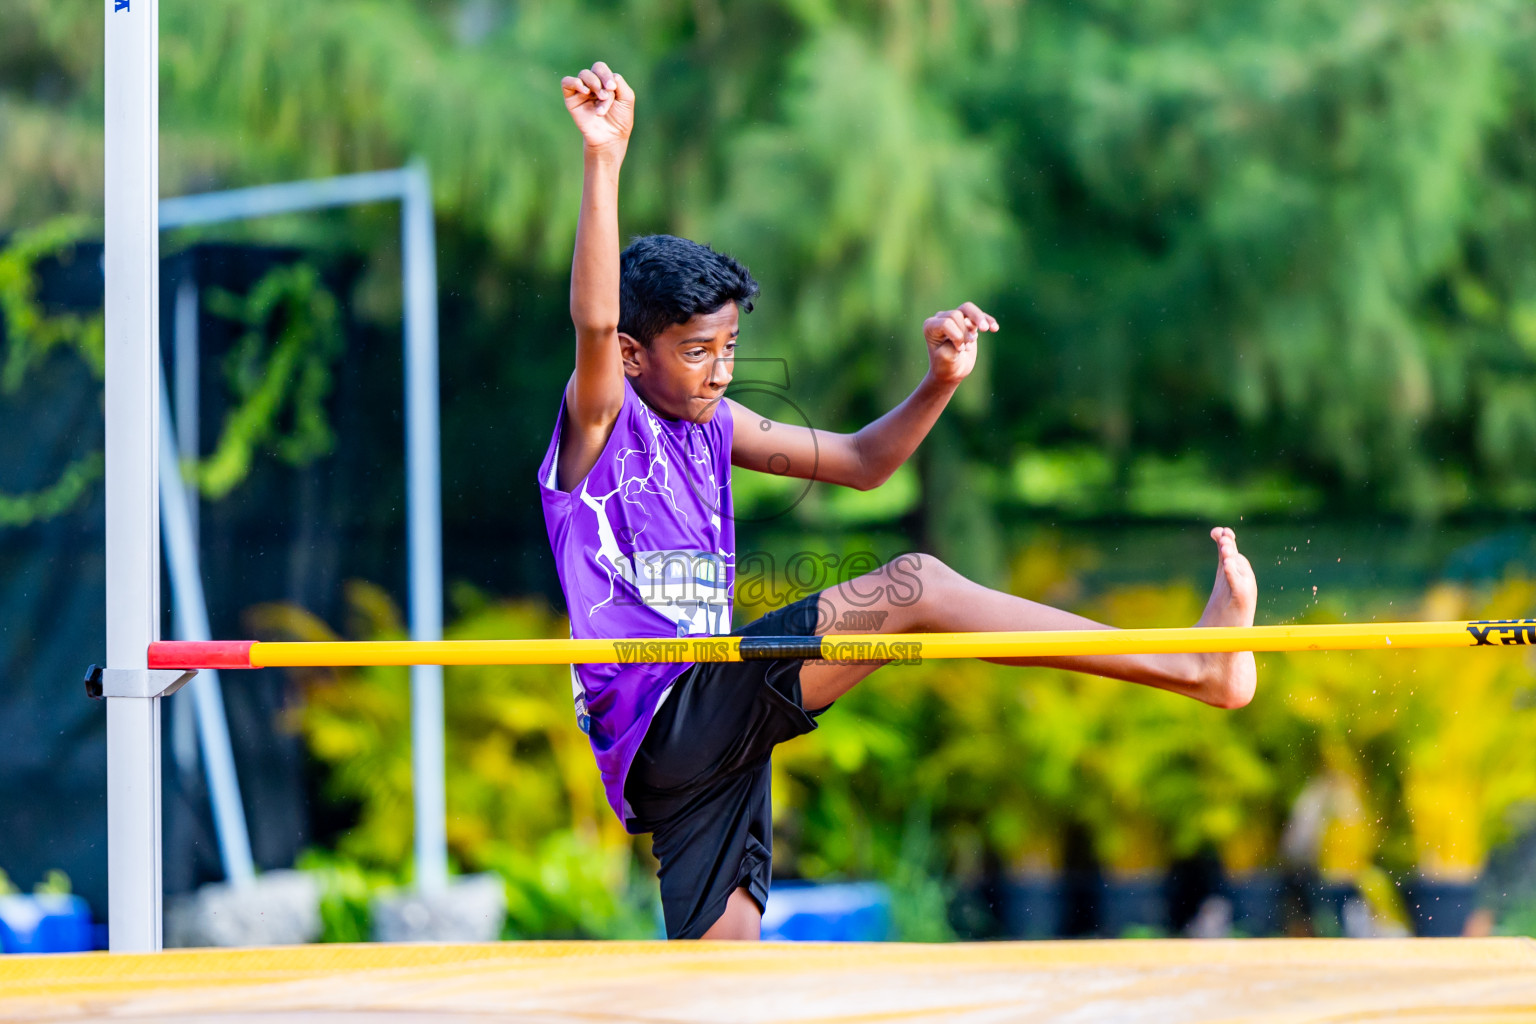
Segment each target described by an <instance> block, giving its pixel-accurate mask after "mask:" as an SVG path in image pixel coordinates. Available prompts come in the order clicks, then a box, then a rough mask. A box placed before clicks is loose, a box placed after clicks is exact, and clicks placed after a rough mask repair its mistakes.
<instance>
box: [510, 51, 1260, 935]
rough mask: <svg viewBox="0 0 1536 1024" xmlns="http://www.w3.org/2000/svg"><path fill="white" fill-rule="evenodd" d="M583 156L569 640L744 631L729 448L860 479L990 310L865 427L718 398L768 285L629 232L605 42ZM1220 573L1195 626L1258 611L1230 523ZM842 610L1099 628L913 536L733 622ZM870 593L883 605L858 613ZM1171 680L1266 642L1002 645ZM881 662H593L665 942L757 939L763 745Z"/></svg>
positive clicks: (593, 75)
mask: <svg viewBox="0 0 1536 1024" xmlns="http://www.w3.org/2000/svg"><path fill="white" fill-rule="evenodd" d="M561 85H562V87H563V89H564V93H565V105H566V109H567V110H569V111H570V114H571V118H572V119H573V120H574V121H575V122H576V126H577V128H579V129H580V130H581V135H582V139H583V142H584V153H585V177H584V181H583V186H582V196H581V216H580V220H579V222H578V225H577V228H576V253H575V258H574V260H573V262H572V266H571V319H572V321H574V323H575V327H576V369H575V372H574V373H573V374H572V375H571V379H570V382H569V383H567V384H566V387H565V395H564V401H563V402H562V404H561V408H560V412H559V415H558V417H557V420H556V424H555V429H554V436H553V438H552V439H551V441H550V446H549V451H548V453H547V454H546V455H545V457H544V462H543V464H542V466H541V467H540V470H539V485H540V495H541V498H542V500H543V505H544V518H545V523H546V525H547V527H548V531H549V542H550V546H551V547H552V548H553V549H554V555H555V565H556V568H557V570H558V572H559V575H560V585H561V588H562V590H563V591H564V593H565V600H566V605H567V607H568V608H569V611H570V617H571V634H572V635H573V636H575V637H636V638H641V637H646V638H656V637H668V638H675V637H684V636H700V635H711V634H723V633H727V632H729V631H730V627H731V604H732V598H733V594H734V589H733V588H734V583H735V559H736V548H735V529H734V522H733V520H732V517H731V509H732V506H731V467H732V466H739V467H741V468H743V469H752V470H758V471H762V472H773V473H775V474H778V475H781V476H792V477H799V478H802V479H815V480H821V481H824V482H826V483H833V484H842V485H843V486H845V487H857V488H859V489H861V490H866V489H868V488H871V487H877V486H879V485H880V484H881V483H882V482H884V481H885V480H887V479H888V478H889V477H890V475H891V474H892V473H894V472H895V471H896V469H897V467H899V466H900V465H901V464H902V463H904V462H905V461H906V460H907V459H908V458H909V457H910V456H911V455H912V453H913V451H915V450H916V448H917V446H918V444H920V443H921V442H922V440H923V438H924V437H925V436H927V434H928V431H929V430H930V429H931V428H932V427H933V424H934V421H935V420H937V419H938V417H939V414H940V413H941V412H943V410H944V406H945V405H946V404H948V402H949V398H950V395H952V394H953V393H954V390H955V388H956V387H958V386H959V384H960V382H961V381H963V380H964V379H965V378H966V377H967V376H968V375H969V374H970V372H971V369H972V367H974V366H975V363H976V346H977V344H978V339H979V338H980V336H981V335H982V334H983V333H989V332H995V331H996V330H997V329H998V324H997V321H996V320H995V319H993V318H992V317H990V316H988V315H987V314H986V313H985V312H983V311H982V310H981V309H979V308H978V307H977V306H976V304H975V303H972V302H966V303H962V304H961V305H960V306H959V307H958V308H957V309H952V310H945V311H941V312H939V313H937V314H935V315H934V316H932V317H929V318H928V320H927V321H925V322H924V324H923V337H924V340H925V341H926V343H927V346H928V373H927V374H926V375H925V376H924V377H923V379H922V381H921V382H920V383H919V384H918V386H917V388H916V390H914V391H913V392H912V394H911V395H910V396H908V397H907V399H906V400H905V401H903V402H902V403H901V404H900V405H898V406H897V407H896V408H895V409H892V410H891V411H890V412H888V413H886V414H885V415H884V416H882V417H880V419H878V420H876V421H875V422H873V423H871V424H869V425H868V426H866V427H864V428H863V429H861V430H859V431H857V432H856V433H852V434H828V433H825V432H821V431H815V432H813V431H812V430H810V429H809V428H806V427H801V426H795V425H788V424H783V423H776V422H773V421H771V420H768V419H766V418H764V417H762V416H759V415H758V414H756V413H754V412H752V411H751V410H750V409H748V408H746V407H745V406H743V405H741V404H740V403H739V402H736V401H734V400H732V399H728V398H725V389H726V385H728V384H729V383H730V382H731V372H732V366H733V359H734V356H735V352H736V339H737V335H738V333H739V319H740V314H741V313H743V312H750V311H751V309H752V299H753V298H754V296H756V294H757V291H758V286H757V282H756V281H754V280H753V279H752V276H751V275H750V274H749V273H748V272H747V269H746V268H745V267H743V266H742V265H741V264H740V263H738V262H736V261H735V260H734V259H731V258H730V257H729V256H725V255H723V254H721V253H716V252H714V251H712V250H711V249H710V248H708V247H707V246H703V245H699V244H697V243H695V242H690V241H686V240H684V239H681V238H673V237H671V236H669V235H654V236H650V237H646V238H638V239H636V240H634V241H633V242H631V243H630V245H629V247H628V248H627V249H625V250H624V251H623V252H622V253H620V251H619V218H618V191H619V168H620V165H621V164H622V163H623V161H624V154H625V150H626V148H627V146H628V143H629V135H630V131H631V129H632V127H633V125H634V111H635V94H634V91H633V90H632V89H631V88H630V86H629V84H628V83H627V82H625V81H624V78H623V77H622V76H621V75H618V74H616V73H614V72H613V71H611V70H610V69H609V68H608V66H607V65H606V64H603V63H601V62H599V63H597V64H594V65H592V67H591V68H590V69H588V70H584V71H582V72H581V73H580V74H579V75H577V76H574V77H567V78H565V79H564V80H563V81H562V83H561ZM1211 538H1212V539H1213V540H1214V541H1215V542H1216V550H1217V568H1216V585H1215V587H1214V588H1213V589H1212V591H1211V599H1210V602H1209V603H1208V604H1207V605H1206V608H1205V613H1204V614H1203V615H1202V616H1201V617H1200V622H1199V623H1198V625H1201V626H1248V625H1252V624H1253V612H1254V604H1255V601H1256V598H1257V593H1258V590H1257V584H1256V583H1255V581H1254V575H1253V569H1252V567H1251V566H1250V565H1249V564H1248V560H1247V559H1246V558H1244V557H1243V555H1242V554H1240V553H1239V552H1238V550H1237V540H1236V538H1235V536H1234V535H1233V533H1232V531H1231V530H1229V529H1226V528H1224V527H1223V528H1217V529H1214V530H1212V531H1211ZM847 611H856V612H860V613H866V614H859V615H856V616H854V617H853V618H854V619H855V620H857V621H858V622H859V623H860V624H861V625H863V624H868V623H874V622H879V623H880V625H879V627H878V631H879V632H883V633H907V632H927V631H932V632H968V631H980V630H1055V629H1105V628H1109V627H1105V626H1101V625H1099V624H1098V623H1096V622H1092V621H1090V620H1088V619H1084V618H1082V617H1080V616H1077V615H1073V614H1071V613H1069V612H1064V611H1060V610H1058V609H1055V608H1051V607H1047V606H1046V605H1042V604H1036V603H1035V602H1033V601H1027V600H1025V599H1023V598H1019V597H1014V596H1012V595H1010V594H1003V593H999V592H997V591H994V590H989V589H987V588H985V587H982V586H980V585H978V584H976V583H972V582H971V581H970V580H968V579H966V578H964V577H963V576H961V575H959V574H958V573H956V572H954V571H953V570H951V569H950V568H948V567H947V566H945V565H944V564H943V563H942V562H940V561H939V560H938V559H936V558H934V557H933V556H931V555H904V556H902V557H901V558H898V559H896V560H895V561H894V562H892V563H890V564H888V565H886V566H884V567H883V568H880V569H877V570H875V571H874V572H871V573H868V574H867V575H864V576H860V577H858V578H856V579H852V580H849V581H848V582H846V583H843V584H841V585H839V586H836V587H832V588H830V589H828V590H825V591H822V592H821V593H819V594H813V595H811V596H809V597H806V598H805V599H803V600H801V601H798V602H796V603H794V604H791V605H789V606H788V607H785V608H781V609H778V610H777V611H774V612H771V613H769V614H768V615H765V616H764V617H763V618H761V619H759V620H757V621H756V622H753V623H752V624H750V625H748V626H746V627H745V628H744V629H742V630H740V631H739V632H740V633H742V634H747V635H758V636H814V635H825V634H829V633H838V632H845V630H840V629H839V628H837V624H838V623H839V622H843V621H848V620H846V619H845V618H844V613H845V612H847ZM867 613H873V614H867ZM990 660H996V661H999V662H1001V663H1003V664H1009V665H1049V666H1053V667H1057V668H1065V669H1071V670H1074V671H1078V672H1089V673H1093V674H1095V675H1101V676H1109V677H1111V678H1114V679H1124V680H1128V681H1130V682H1133V683H1141V684H1143V685H1146V686H1156V687H1159V688H1161V689H1165V690H1172V691H1174V692H1175V693H1181V694H1184V695H1185V696H1188V697H1193V698H1195V699H1196V700H1201V701H1205V702H1206V703H1208V704H1213V705H1215V706H1217V707H1223V708H1235V707H1241V706H1242V705H1244V704H1246V703H1248V701H1249V700H1250V699H1251V698H1252V696H1253V691H1254V685H1255V682H1256V676H1255V671H1254V661H1253V655H1252V654H1205V655H1196V654H1161V655H1140V656H1138V655H1118V656H1099V657H1069V658H1031V659H990ZM878 667H879V666H878V665H875V664H832V663H824V662H816V661H810V662H802V661H800V660H797V659H783V660H778V661H748V662H736V663H700V664H695V665H676V664H671V665H668V664H627V665H616V664H614V665H580V666H575V667H573V671H572V681H573V688H574V691H575V699H576V714H577V720H578V721H579V722H580V724H581V727H582V728H583V729H584V730H585V731H586V732H587V733H588V735H589V736H590V738H591V741H592V750H593V752H594V753H595V755H596V758H597V764H598V768H599V769H600V770H601V772H602V777H603V783H604V786H605V787H606V791H607V794H608V800H609V802H610V803H611V804H612V805H613V809H614V811H615V812H616V813H617V814H618V815H619V818H620V820H622V821H623V822H624V824H625V827H626V828H628V829H629V830H630V831H631V832H634V833H640V832H650V833H652V836H653V850H654V852H655V855H656V857H657V859H658V860H659V861H660V864H661V869H660V872H659V877H660V880H661V900H662V907H663V910H664V913H665V916H666V924H667V935H668V936H669V937H671V938H706V939H756V938H758V937H759V932H760V924H761V918H762V911H763V907H764V906H765V905H766V903H767V899H768V880H769V875H770V873H771V867H772V860H773V837H772V831H771V814H770V806H769V757H770V756H771V754H772V752H773V748H774V746H775V745H776V744H779V743H782V742H784V741H785V740H789V739H793V738H794V737H796V736H799V735H802V734H804V733H807V732H809V731H811V730H812V729H814V728H816V721H815V719H816V716H818V715H819V714H821V712H822V711H824V710H825V709H826V708H827V707H828V706H829V705H830V704H831V703H832V702H833V701H835V700H836V699H837V698H838V697H840V696H842V695H843V694H844V693H847V692H848V690H850V689H851V688H852V687H853V686H855V685H856V684H857V683H859V682H860V681H861V680H862V679H863V678H864V677H865V676H867V675H869V674H870V673H871V672H874V671H875V670H876V669H877V668H878Z"/></svg>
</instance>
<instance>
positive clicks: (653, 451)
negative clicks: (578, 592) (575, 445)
mask: <svg viewBox="0 0 1536 1024" xmlns="http://www.w3.org/2000/svg"><path fill="white" fill-rule="evenodd" d="M644 415H645V422H646V427H647V428H648V429H649V433H650V435H651V436H650V440H651V445H650V446H649V450H646V449H640V448H624V449H621V450H620V451H619V452H618V453H617V458H616V462H617V464H618V468H619V475H618V479H617V481H616V482H615V485H614V488H613V489H612V490H610V491H609V492H607V493H606V494H593V493H592V492H591V491H590V490H589V484H590V481H591V479H592V476H591V474H588V477H587V481H586V482H584V483H583V484H582V487H581V493H580V498H581V502H582V504H583V505H585V506H586V507H587V508H589V509H591V510H592V514H593V516H594V518H595V520H596V526H597V536H598V549H597V552H596V554H597V559H596V560H597V562H598V564H599V565H600V566H602V567H603V571H604V573H605V575H606V577H607V581H608V593H607V596H606V597H604V598H603V600H601V601H599V602H597V603H596V604H594V605H593V606H592V611H593V612H595V611H597V610H598V609H600V608H602V607H604V606H605V605H608V604H611V603H612V602H614V601H615V600H617V599H618V597H619V595H620V594H621V593H627V591H625V590H624V589H623V584H626V583H627V584H628V585H629V586H630V588H632V589H633V590H634V592H635V593H636V594H637V595H638V596H639V598H640V602H641V603H643V604H644V605H646V606H647V607H649V608H651V609H653V610H654V611H656V612H658V613H660V614H661V615H663V616H664V617H666V618H667V619H668V620H670V621H672V622H673V624H674V625H675V627H676V628H677V631H678V635H679V636H687V635H695V634H697V633H699V632H704V633H719V632H724V631H726V630H728V629H729V628H730V611H729V609H730V588H728V587H727V586H726V582H725V581H726V579H727V578H728V576H729V567H731V566H732V565H733V563H734V561H735V552H728V551H723V550H720V547H721V545H720V543H719V538H718V531H719V529H720V516H719V514H718V509H719V507H720V504H721V495H720V483H719V480H718V478H717V476H716V472H715V467H714V464H713V460H712V459H711V458H710V453H709V450H708V447H707V446H706V445H699V446H697V447H696V446H695V445H692V444H690V445H688V446H687V449H688V450H685V451H684V452H683V456H684V457H685V458H686V459H688V461H689V462H690V463H692V464H693V465H694V466H695V467H696V468H697V470H698V471H699V475H700V476H702V477H703V478H704V479H705V480H707V482H708V483H707V486H708V489H709V493H710V495H711V497H712V498H713V500H712V501H703V502H700V503H699V504H702V505H704V506H705V508H706V509H707V510H708V514H709V521H710V528H711V532H714V533H716V540H715V542H714V543H712V544H711V545H710V546H711V547H713V548H714V549H715V550H714V551H712V552H704V551H654V552H637V549H639V548H640V547H641V543H640V540H641V537H642V535H643V534H644V533H645V531H646V529H647V526H648V525H649V523H648V521H649V520H650V519H651V518H652V517H653V515H654V512H653V507H654V505H655V500H654V499H657V498H659V499H662V500H663V501H664V502H665V509H670V511H671V512H672V513H673V514H674V515H675V517H676V519H677V520H678V521H679V524H680V525H681V524H687V523H688V522H689V520H690V519H691V518H692V517H691V516H690V515H689V512H688V511H687V510H686V509H684V508H683V507H681V506H680V505H679V502H678V496H677V492H676V490H675V489H674V486H673V481H672V470H673V466H672V464H671V462H670V461H669V459H668V457H667V438H666V436H665V432H664V430H663V428H662V426H661V424H660V423H659V422H657V420H656V418H655V416H654V415H653V414H652V413H651V411H650V410H649V409H646V410H645V413H644ZM696 436H697V435H696V434H695V433H693V432H692V431H691V430H690V432H689V434H688V437H689V439H690V440H692V439H693V438H694V437H696ZM699 449H702V450H699ZM634 456H641V457H643V458H645V460H646V461H645V463H644V465H643V466H641V467H632V465H631V463H632V462H633V461H635V460H634ZM695 486H697V485H695ZM646 496H650V497H651V499H652V500H651V501H650V502H648V501H646V500H645V499H646ZM696 497H703V496H702V495H698V496H696ZM615 498H617V499H618V500H619V501H620V502H621V503H622V504H624V505H625V506H628V507H631V508H633V509H634V510H635V511H636V512H638V514H639V517H640V518H639V521H640V524H641V525H639V526H633V525H629V524H628V523H627V522H626V523H625V524H624V525H622V526H621V528H620V529H615V525H614V521H613V519H611V518H610V514H609V513H610V508H609V505H610V503H611V502H612V501H613V500H614V499H615ZM700 511H703V510H702V509H701V510H700ZM621 518H622V519H623V520H626V521H627V520H628V518H629V517H628V516H624V517H621ZM621 531H622V533H623V536H624V543H622V544H621V542H620V534H621ZM689 532H692V531H689ZM699 540H704V541H706V543H708V541H707V540H706V537H705V536H702V535H701V536H699ZM626 548H628V549H629V550H630V551H631V552H637V554H638V555H639V556H641V557H635V556H632V555H631V554H626V551H625V549H626ZM679 572H680V575H679ZM700 591H702V594H701V593H700ZM696 618H698V619H701V620H702V621H695V620H696Z"/></svg>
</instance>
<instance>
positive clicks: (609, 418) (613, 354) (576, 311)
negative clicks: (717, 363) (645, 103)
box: [557, 61, 635, 490]
mask: <svg viewBox="0 0 1536 1024" xmlns="http://www.w3.org/2000/svg"><path fill="white" fill-rule="evenodd" d="M560 84H561V88H562V90H563V92H564V93H565V106H566V109H567V110H569V111H570V114H571V120H573V121H575V122H576V127H577V128H579V129H580V130H581V136H582V142H583V146H582V150H583V156H584V160H583V171H582V188H581V213H580V216H579V218H578V219H577V222H576V252H575V255H574V256H573V257H572V260H571V323H572V324H573V325H574V326H575V328H576V370H575V372H574V373H573V374H571V379H570V382H569V383H568V384H567V385H566V387H565V418H564V425H563V427H562V429H561V433H560V457H559V465H558V467H557V474H558V481H557V482H558V484H559V486H560V487H561V489H563V490H570V489H571V488H572V487H574V486H575V485H576V484H577V483H578V482H579V481H580V480H581V479H582V478H583V477H584V476H586V475H587V472H588V471H589V470H590V469H591V468H592V466H593V464H594V463H595V462H596V461H597V457H598V456H599V455H600V454H601V453H602V450H603V446H604V445H605V444H607V443H608V435H609V434H610V433H612V432H613V424H614V421H615V419H617V417H618V414H619V409H620V407H621V406H622V405H623V404H624V367H623V364H622V363H621V362H620V360H619V168H620V167H621V166H622V165H623V163H624V153H625V151H626V150H627V149H628V146H629V134H630V131H631V129H632V128H633V126H634V116H635V93H634V90H632V89H631V88H630V87H629V83H627V82H625V81H624V78H623V76H622V75H619V74H616V73H615V72H613V71H611V70H609V68H608V65H606V64H604V63H603V62H602V61H598V62H597V63H596V64H594V65H592V67H591V68H590V69H587V70H584V71H582V72H581V73H580V74H579V75H576V76H569V77H567V78H565V79H564V80H562V81H561V83H560Z"/></svg>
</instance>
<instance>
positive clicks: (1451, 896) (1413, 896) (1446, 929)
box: [1404, 878, 1477, 938]
mask: <svg viewBox="0 0 1536 1024" xmlns="http://www.w3.org/2000/svg"><path fill="white" fill-rule="evenodd" d="M1405 888H1406V890H1407V891H1406V893H1405V894H1404V895H1405V896H1406V897H1407V899H1408V916H1409V918H1411V919H1412V921H1413V931H1414V934H1416V935H1422V936H1426V937H1429V938H1445V937H1448V936H1452V935H1460V934H1462V933H1463V932H1465V931H1466V928H1467V918H1469V917H1471V916H1472V911H1474V910H1476V909H1477V883H1476V882H1445V881H1440V880H1438V879H1434V878H1416V879H1414V880H1413V881H1411V882H1409V883H1408V885H1407V886H1406V887H1405Z"/></svg>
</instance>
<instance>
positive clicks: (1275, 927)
mask: <svg viewBox="0 0 1536 1024" xmlns="http://www.w3.org/2000/svg"><path fill="white" fill-rule="evenodd" d="M1282 888H1283V882H1282V879H1281V878H1280V876H1279V875H1277V874H1275V873H1274V872H1270V871H1255V872H1252V873H1249V874H1243V875H1235V876H1232V877H1229V878H1228V879H1226V881H1225V882H1224V883H1223V884H1222V887H1221V890H1222V893H1223V894H1224V895H1225V896H1226V897H1227V899H1229V900H1231V901H1232V927H1233V929H1234V930H1236V931H1238V932H1241V933H1242V934H1243V935H1254V936H1258V935H1275V934H1278V933H1279V931H1280V896H1281V890H1282Z"/></svg>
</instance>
